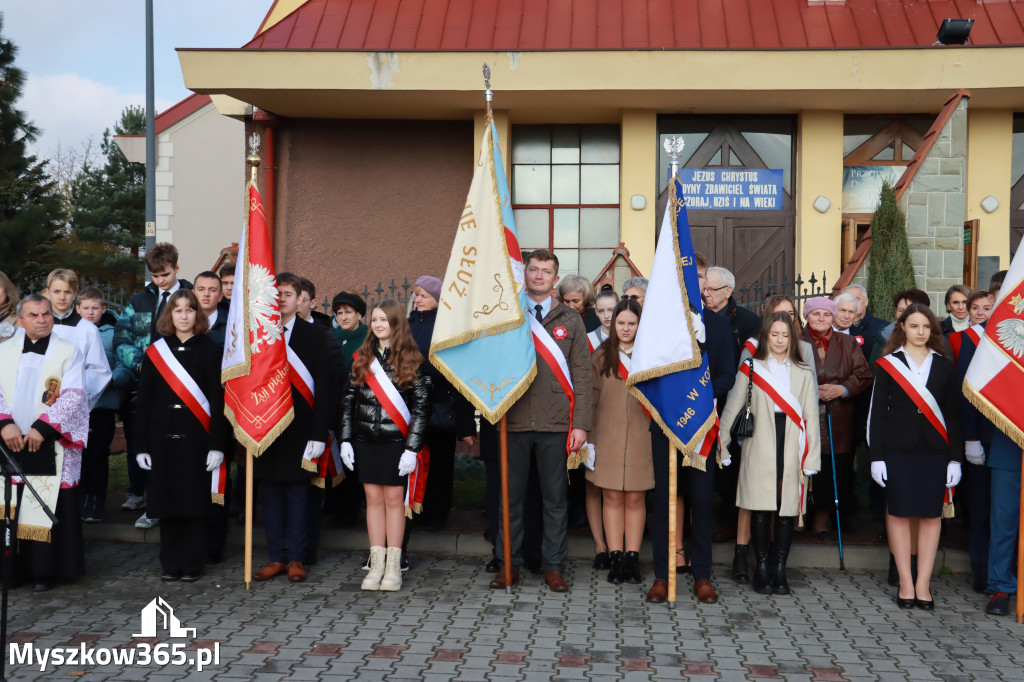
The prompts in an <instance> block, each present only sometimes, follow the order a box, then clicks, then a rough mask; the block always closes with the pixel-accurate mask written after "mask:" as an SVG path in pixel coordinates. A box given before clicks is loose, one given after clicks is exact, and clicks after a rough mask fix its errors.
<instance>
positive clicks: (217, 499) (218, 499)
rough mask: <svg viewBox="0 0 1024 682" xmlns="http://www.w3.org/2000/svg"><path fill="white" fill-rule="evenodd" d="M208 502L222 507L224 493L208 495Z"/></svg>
mask: <svg viewBox="0 0 1024 682" xmlns="http://www.w3.org/2000/svg"><path fill="white" fill-rule="evenodd" d="M210 501H211V502H213V503H214V504H219V505H220V506H222V507H223V506H224V493H210Z"/></svg>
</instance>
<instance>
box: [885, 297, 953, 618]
mask: <svg viewBox="0 0 1024 682" xmlns="http://www.w3.org/2000/svg"><path fill="white" fill-rule="evenodd" d="M883 353H884V354H885V355H884V357H882V358H881V359H880V360H879V361H878V363H877V367H878V368H877V371H876V373H875V386H874V392H873V393H872V395H871V412H870V417H869V420H868V435H869V439H868V443H869V445H870V448H871V477H872V478H874V480H875V482H876V483H878V485H880V486H882V487H883V488H885V497H886V527H887V530H888V534H889V546H890V549H891V551H892V553H893V556H894V557H895V558H896V568H897V570H898V572H899V583H900V587H899V593H898V594H897V597H896V603H897V604H898V605H899V606H900V608H911V607H913V606H917V607H918V608H921V609H925V610H929V611H930V610H932V609H933V608H934V607H935V602H934V601H933V600H932V597H931V591H930V587H929V586H930V582H931V575H932V568H933V566H934V564H935V553H936V551H937V549H938V546H939V533H940V532H941V530H942V518H941V517H942V512H943V501H944V496H945V492H946V488H952V487H953V486H955V485H956V484H957V483H959V482H960V462H961V460H962V459H963V441H962V438H961V435H960V417H959V412H958V396H959V393H960V382H959V381H958V379H957V373H956V368H955V366H954V365H953V361H952V360H950V359H949V358H948V357H947V355H946V354H947V353H948V351H947V350H946V344H945V343H944V342H943V338H942V333H941V331H940V327H939V321H938V320H937V319H936V317H935V315H934V314H933V313H932V311H931V310H930V309H929V308H928V307H927V306H924V305H921V304H919V303H914V304H911V305H909V306H907V309H906V310H904V311H903V313H902V314H901V315H900V317H899V319H898V320H897V324H896V325H895V326H894V327H893V332H892V335H891V336H890V337H889V341H888V343H887V344H886V346H885V350H884V351H883ZM914 382H916V383H917V384H918V385H920V384H923V385H924V388H925V390H924V391H923V392H922V391H920V390H918V389H915V388H913V386H914ZM906 387H909V388H906ZM936 408H937V409H936ZM929 417H930V418H929ZM914 519H917V522H918V523H917V526H918V530H917V548H918V555H917V568H918V572H917V580H916V582H915V581H914V580H913V578H912V572H911V566H910V549H911V529H912V527H913V526H912V524H911V522H912V521H913V520H914Z"/></svg>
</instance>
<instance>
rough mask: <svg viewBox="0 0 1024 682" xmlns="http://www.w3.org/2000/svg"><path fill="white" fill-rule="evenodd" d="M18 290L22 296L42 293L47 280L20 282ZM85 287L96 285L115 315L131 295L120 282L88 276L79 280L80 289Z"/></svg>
mask: <svg viewBox="0 0 1024 682" xmlns="http://www.w3.org/2000/svg"><path fill="white" fill-rule="evenodd" d="M17 284H18V291H19V292H20V293H21V295H22V296H27V295H29V294H41V293H43V290H44V289H46V280H42V281H38V282H33V281H30V282H28V283H24V284H23V283H21V282H18V283H17ZM85 287H96V288H97V289H99V290H100V293H102V294H103V298H104V302H105V303H106V304H107V309H108V310H110V311H111V312H112V313H114V314H115V315H120V314H121V312H122V311H123V310H124V307H125V306H126V305H127V304H128V299H130V298H131V296H129V295H128V290H127V289H125V288H124V286H122V285H120V284H117V285H115V284H111V283H110V282H100V281H99V280H91V279H89V278H88V277H82V278H81V279H79V280H78V290H79V291H81V290H82V289H84V288H85Z"/></svg>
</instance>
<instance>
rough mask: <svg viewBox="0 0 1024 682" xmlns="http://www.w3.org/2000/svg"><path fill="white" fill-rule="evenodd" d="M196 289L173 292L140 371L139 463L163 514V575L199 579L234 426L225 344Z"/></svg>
mask: <svg viewBox="0 0 1024 682" xmlns="http://www.w3.org/2000/svg"><path fill="white" fill-rule="evenodd" d="M207 328H208V322H207V319H206V314H205V313H203V311H202V308H201V307H200V305H199V301H198V300H197V299H196V297H195V294H193V293H192V291H191V290H190V289H179V290H178V291H176V292H174V293H173V294H171V297H170V298H169V299H167V303H166V304H165V305H164V309H163V312H161V313H160V317H159V318H157V321H156V331H157V333H158V334H160V337H159V338H158V339H157V340H156V341H155V342H154V343H153V344H152V345H151V346H150V347H149V348H148V349H146V354H145V356H144V358H143V360H142V369H141V371H140V374H139V395H138V407H137V411H138V412H137V413H138V415H139V418H138V420H136V427H137V428H136V432H135V437H136V439H137V441H136V442H137V443H138V448H139V454H137V455H136V456H135V461H136V462H138V464H139V467H141V468H142V469H144V470H147V471H148V470H151V471H152V473H151V474H150V476H149V486H148V488H149V500H148V502H147V507H146V511H147V514H149V515H151V516H152V517H153V518H159V519H160V564H161V569H162V571H161V576H160V577H161V579H163V580H166V581H171V580H179V579H180V580H182V581H183V582H194V581H196V580H198V579H199V576H201V575H202V573H203V565H204V564H205V563H206V522H207V515H208V514H209V513H210V505H211V504H220V505H223V504H224V488H225V486H226V482H227V466H228V465H227V463H226V462H225V461H224V452H225V450H227V448H228V446H229V444H230V442H231V430H230V426H229V425H228V423H227V420H226V419H225V417H224V389H223V388H222V386H221V383H220V361H221V350H220V346H218V345H217V343H216V342H214V341H213V339H211V338H210V337H209V335H208V334H207V333H206V332H207Z"/></svg>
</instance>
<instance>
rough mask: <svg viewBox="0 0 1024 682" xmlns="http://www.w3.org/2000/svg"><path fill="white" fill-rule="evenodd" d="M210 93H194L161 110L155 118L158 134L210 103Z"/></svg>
mask: <svg viewBox="0 0 1024 682" xmlns="http://www.w3.org/2000/svg"><path fill="white" fill-rule="evenodd" d="M210 101H211V100H210V96H209V95H200V94H198V93H193V94H191V95H189V96H188V97H186V98H185V99H183V100H181V101H180V102H178V103H176V104H172V105H171V106H170V107H169V108H168V109H167V110H166V111H161V112H160V113H159V114H157V115H156V118H155V119H153V122H154V123H155V124H156V125H155V126H154V127H155V128H156V134H157V135H159V134H160V133H162V132H163V131H165V130H167V129H168V128H170V127H171V126H172V125H174V124H175V123H177V122H178V121H181V120H182V119H184V118H185V117H187V116H190V115H191V114H194V113H196V112H197V111H199V110H200V109H202V108H203V107H205V106H206V105H207V104H209V103H210ZM114 137H145V135H115V136H114Z"/></svg>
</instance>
